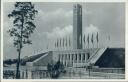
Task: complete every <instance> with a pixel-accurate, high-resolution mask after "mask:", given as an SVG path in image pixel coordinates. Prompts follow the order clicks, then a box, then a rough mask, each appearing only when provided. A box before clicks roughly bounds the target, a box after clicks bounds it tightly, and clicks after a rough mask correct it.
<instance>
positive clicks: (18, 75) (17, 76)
mask: <svg viewBox="0 0 128 82" xmlns="http://www.w3.org/2000/svg"><path fill="white" fill-rule="evenodd" d="M23 27H24V16H23V15H22V28H21V37H20V45H19V51H18V52H19V55H18V62H17V71H16V78H17V79H20V70H19V66H20V54H21V49H22V31H23Z"/></svg>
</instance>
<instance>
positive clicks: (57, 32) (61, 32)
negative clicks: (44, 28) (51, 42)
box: [46, 25, 73, 38]
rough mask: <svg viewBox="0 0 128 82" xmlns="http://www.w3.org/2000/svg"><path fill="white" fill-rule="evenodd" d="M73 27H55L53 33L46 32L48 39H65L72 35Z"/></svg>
mask: <svg viewBox="0 0 128 82" xmlns="http://www.w3.org/2000/svg"><path fill="white" fill-rule="evenodd" d="M72 31H73V26H72V25H68V26H65V27H63V28H62V27H55V28H54V29H53V30H52V32H46V35H47V37H48V38H57V37H65V36H68V35H72Z"/></svg>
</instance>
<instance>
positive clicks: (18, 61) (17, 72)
mask: <svg viewBox="0 0 128 82" xmlns="http://www.w3.org/2000/svg"><path fill="white" fill-rule="evenodd" d="M18 53H19V54H18V60H17V68H16V79H20V70H19V66H20V54H21V49H20V50H19V51H18Z"/></svg>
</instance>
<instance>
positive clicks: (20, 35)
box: [8, 2, 37, 79]
mask: <svg viewBox="0 0 128 82" xmlns="http://www.w3.org/2000/svg"><path fill="white" fill-rule="evenodd" d="M14 6H15V9H14V10H13V11H12V12H11V13H10V14H8V17H9V18H10V17H12V18H13V26H14V27H12V28H11V29H9V30H8V33H9V34H10V36H11V37H13V38H14V39H13V44H14V47H16V50H17V52H18V61H17V69H16V78H17V79H19V78H20V71H19V65H20V55H21V50H22V48H23V47H24V46H25V44H32V41H31V40H30V36H31V34H32V33H33V32H34V30H35V28H36V26H35V24H34V22H33V20H34V18H35V15H36V13H37V10H35V9H34V5H33V4H32V3H31V2H16V3H15V5H14Z"/></svg>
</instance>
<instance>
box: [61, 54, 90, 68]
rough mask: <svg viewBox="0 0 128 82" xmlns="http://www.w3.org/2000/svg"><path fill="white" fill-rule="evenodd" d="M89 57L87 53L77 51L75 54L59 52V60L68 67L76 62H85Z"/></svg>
mask: <svg viewBox="0 0 128 82" xmlns="http://www.w3.org/2000/svg"><path fill="white" fill-rule="evenodd" d="M88 59H89V55H88V54H87V53H75V54H59V60H60V61H61V62H62V63H63V65H64V66H66V67H73V65H74V64H78V65H80V64H83V65H84V64H85V63H86V61H87V60H88Z"/></svg>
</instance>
